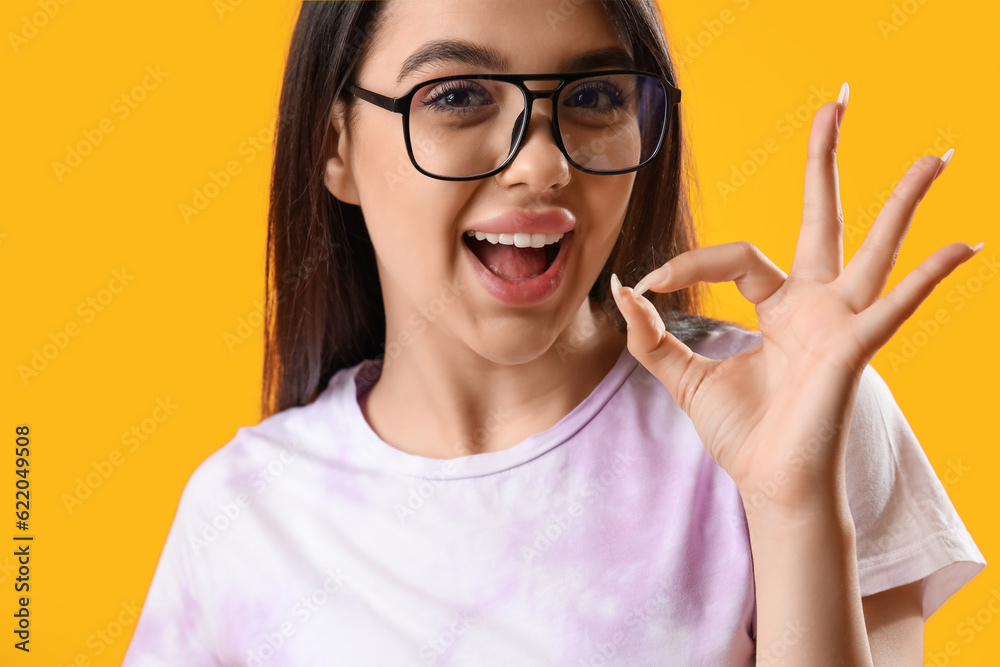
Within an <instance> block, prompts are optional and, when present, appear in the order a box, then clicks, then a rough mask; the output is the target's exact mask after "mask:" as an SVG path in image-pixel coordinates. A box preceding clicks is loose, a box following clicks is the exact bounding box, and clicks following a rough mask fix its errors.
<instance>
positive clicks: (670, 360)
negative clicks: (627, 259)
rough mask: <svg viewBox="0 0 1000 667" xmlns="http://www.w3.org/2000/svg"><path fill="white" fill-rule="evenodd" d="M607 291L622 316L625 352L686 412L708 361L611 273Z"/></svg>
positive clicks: (710, 362)
mask: <svg viewBox="0 0 1000 667" xmlns="http://www.w3.org/2000/svg"><path fill="white" fill-rule="evenodd" d="M611 294H612V296H613V297H614V299H615V303H616V304H617V305H618V310H619V311H621V314H622V316H623V317H624V318H625V324H626V335H627V346H628V351H629V353H630V354H631V355H632V356H633V357H635V358H636V360H637V361H638V362H639V363H641V364H642V365H643V366H644V367H645V368H646V369H647V370H648V371H649V372H650V373H652V374H653V376H654V377H656V379H657V380H659V381H660V382H661V383H662V384H663V386H664V387H666V388H667V391H669V392H670V395H671V396H672V397H673V399H674V402H675V403H677V405H678V406H680V408H681V409H682V410H684V412H689V411H690V410H689V409H690V407H691V400H692V399H693V397H694V393H695V392H696V391H697V389H698V387H699V386H700V385H701V381H702V380H703V379H704V378H705V377H706V376H707V375H708V371H709V369H710V367H711V366H712V361H711V360H710V359H708V358H706V357H703V356H701V355H700V354H695V353H694V352H692V351H691V348H689V347H688V346H687V345H685V344H684V343H682V342H680V341H679V340H677V338H675V337H674V336H673V334H671V333H670V332H669V331H667V329H666V326H665V325H664V324H663V318H662V317H660V314H659V313H658V312H657V311H656V307H655V306H653V304H652V303H650V301H649V300H648V299H644V298H642V297H641V296H635V293H634V292H633V291H632V288H631V287H623V286H622V284H621V281H620V280H618V276H617V275H615V274H614V273H612V274H611Z"/></svg>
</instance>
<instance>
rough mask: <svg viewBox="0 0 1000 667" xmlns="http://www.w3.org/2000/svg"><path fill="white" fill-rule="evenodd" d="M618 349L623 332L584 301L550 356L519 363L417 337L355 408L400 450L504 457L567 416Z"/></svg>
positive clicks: (446, 455) (604, 373) (430, 455)
mask: <svg viewBox="0 0 1000 667" xmlns="http://www.w3.org/2000/svg"><path fill="white" fill-rule="evenodd" d="M624 349H625V334H622V333H619V332H618V331H617V330H616V329H615V328H614V326H613V324H612V323H611V321H610V319H609V318H608V317H607V316H606V315H604V313H602V312H601V311H600V310H598V309H596V308H594V307H592V306H591V305H590V304H589V302H588V303H587V304H585V307H583V308H581V310H580V312H579V313H578V315H577V317H576V319H575V321H574V323H573V324H572V325H571V326H570V327H567V328H566V329H565V330H564V331H563V332H562V333H561V334H560V335H559V337H558V338H557V340H556V342H555V343H554V344H553V345H552V346H551V347H549V349H547V350H546V351H545V352H544V353H542V354H541V355H540V356H538V357H537V358H535V359H533V360H531V361H528V362H524V363H520V364H511V365H507V364H497V363H495V362H492V361H490V360H488V359H485V358H483V357H482V356H479V355H478V354H471V351H470V350H468V348H461V347H459V348H456V345H455V341H454V339H453V338H452V339H450V340H436V339H435V337H434V336H422V337H421V341H420V344H417V343H414V344H412V345H410V346H408V347H407V348H405V349H404V350H403V351H402V352H400V353H399V354H398V355H396V356H394V357H392V358H391V361H390V363H387V364H385V365H384V366H383V370H382V374H381V376H380V377H379V379H378V380H377V381H376V382H375V384H374V385H373V386H372V387H371V389H370V390H369V391H367V392H366V393H365V394H363V395H362V396H360V397H359V399H358V402H359V404H360V407H361V411H362V413H363V414H364V416H365V419H366V420H367V421H368V423H369V425H370V426H371V428H372V430H373V431H375V433H376V434H378V436H379V437H380V438H381V439H382V440H384V441H385V442H387V443H389V444H390V445H392V446H394V447H396V448H397V449H400V450H402V451H404V452H407V453H410V454H415V455H418V456H424V457H427V458H435V459H450V458H456V457H459V456H467V455H470V454H480V453H485V452H495V451H501V450H504V449H508V448H510V447H513V446H514V445H516V444H518V443H519V442H522V441H523V440H525V439H526V438H527V437H529V436H531V435H534V434H536V433H540V432H542V431H545V430H546V429H549V428H551V427H552V426H554V425H555V424H556V423H557V422H558V421H559V420H561V419H562V418H563V417H565V416H566V415H567V414H569V412H571V411H572V410H573V409H574V408H575V407H576V406H577V405H579V404H580V403H581V402H582V401H583V400H584V399H585V398H586V397H587V396H588V395H589V394H590V393H591V392H592V391H593V390H594V388H595V387H596V386H597V385H598V384H600V382H601V380H603V379H604V377H605V376H607V374H608V372H609V371H610V370H611V369H612V368H613V367H614V365H615V362H616V361H617V360H618V358H619V357H620V356H621V353H622V351H623V350H624Z"/></svg>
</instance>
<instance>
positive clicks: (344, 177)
mask: <svg viewBox="0 0 1000 667" xmlns="http://www.w3.org/2000/svg"><path fill="white" fill-rule="evenodd" d="M344 112H345V106H344V103H343V101H342V100H337V102H335V103H334V105H333V113H332V114H330V127H329V131H328V132H327V134H326V144H325V145H324V146H323V158H324V160H325V161H326V169H325V173H324V175H323V183H325V184H326V189H327V190H329V191H330V193H331V194H333V196H334V197H336V198H337V199H339V200H340V201H342V202H344V203H346V204H354V205H356V206H360V205H361V199H360V197H358V189H357V187H356V186H355V183H354V174H353V172H352V171H351V141H350V137H349V136H348V134H347V124H346V121H345V120H344Z"/></svg>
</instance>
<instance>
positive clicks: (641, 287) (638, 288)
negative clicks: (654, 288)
mask: <svg viewBox="0 0 1000 667" xmlns="http://www.w3.org/2000/svg"><path fill="white" fill-rule="evenodd" d="M648 289H649V285H647V284H646V283H644V282H642V281H641V280H640V281H639V282H638V283H636V285H635V287H633V288H632V295H633V296H635V297H636V298H638V297H640V296H642V293H643V292H645V291H646V290H648Z"/></svg>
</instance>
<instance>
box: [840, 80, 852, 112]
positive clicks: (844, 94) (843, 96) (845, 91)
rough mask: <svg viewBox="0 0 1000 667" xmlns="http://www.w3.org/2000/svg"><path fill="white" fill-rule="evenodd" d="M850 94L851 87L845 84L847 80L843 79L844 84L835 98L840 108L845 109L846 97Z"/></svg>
mask: <svg viewBox="0 0 1000 667" xmlns="http://www.w3.org/2000/svg"><path fill="white" fill-rule="evenodd" d="M850 96H851V88H850V86H848V85H847V82H846V81H845V82H844V85H842V86H841V87H840V97H838V98H837V101H838V102H839V103H840V106H841V107H842V108H845V109H846V108H847V99H848V98H849V97H850Z"/></svg>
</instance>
